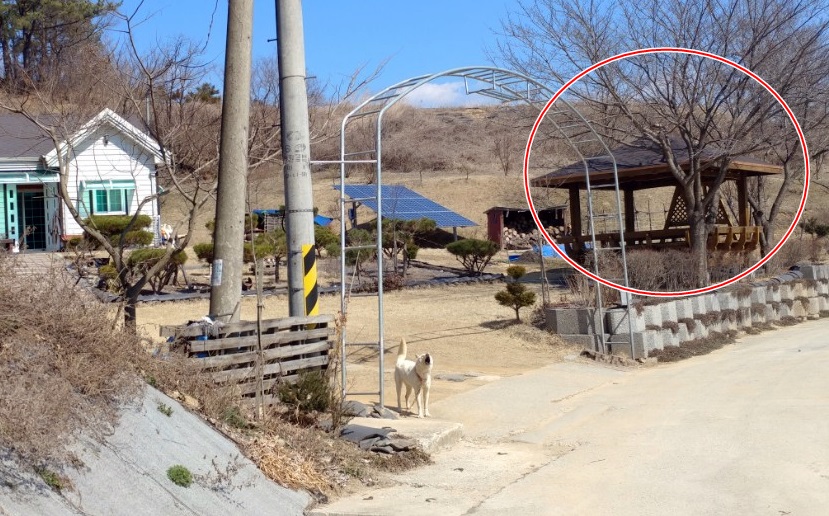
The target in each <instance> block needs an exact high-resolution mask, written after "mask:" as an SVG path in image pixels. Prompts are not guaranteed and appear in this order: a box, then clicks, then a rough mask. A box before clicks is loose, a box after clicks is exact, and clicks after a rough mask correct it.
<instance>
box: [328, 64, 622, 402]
mask: <svg viewBox="0 0 829 516" xmlns="http://www.w3.org/2000/svg"><path fill="white" fill-rule="evenodd" d="M451 77H455V78H459V79H463V81H464V85H465V89H466V94H467V95H472V94H479V95H483V96H488V97H491V98H495V99H497V100H499V101H501V102H502V103H511V102H525V103H527V104H530V105H534V106H542V107H543V106H544V105H546V103H547V102H548V101H549V99H550V98H552V96H553V94H554V93H555V92H554V91H553V90H551V89H550V88H548V87H547V86H545V85H544V84H542V83H541V82H539V81H537V80H535V79H533V78H532V77H529V76H527V75H524V74H522V73H519V72H514V71H511V70H506V69H503V68H495V67H489V66H470V67H463V68H454V69H450V70H446V71H443V72H438V73H434V74H429V75H421V76H417V77H413V78H410V79H407V80H405V81H402V82H399V83H397V84H394V85H392V86H389V87H387V88H385V89H384V90H381V91H380V92H378V93H376V94H375V95H373V96H372V97H370V98H368V99H367V100H365V101H363V102H362V103H361V104H359V105H358V106H357V107H355V108H354V109H353V110H352V111H350V112H349V113H348V114H346V115H345V117H343V121H342V124H341V126H340V160H339V162H338V163H339V165H340V186H341V187H340V188H339V191H340V199H339V202H340V246H341V248H340V310H341V314H342V317H343V320H344V321H347V317H346V314H347V308H348V297H349V289H348V287H347V284H346V251H348V250H352V249H353V248H349V247H348V246H346V203H347V202H355V201H359V199H356V200H355V199H351V200H347V199H346V195H345V188H342V186H344V185H345V182H346V179H347V174H346V166H347V165H350V164H374V166H375V184H376V187H377V190H376V201H377V208H378V209H377V237H376V241H375V244H374V246H373V248H374V251H375V252H376V253H377V257H378V259H377V262H378V265H377V299H378V301H377V310H378V342H377V343H376V344H375V343H371V345H372V346H374V345H376V346H377V348H378V356H379V392H369V393H352V394H372V395H373V394H379V398H380V399H379V402H380V405H381V406H385V403H384V392H383V369H384V353H385V340H384V334H383V330H384V317H383V315H384V314H383V309H384V307H383V259H382V257H383V247H382V219H383V200H382V189H381V185H382V133H383V131H382V129H383V127H382V123H383V116H384V115H385V113H386V111H387V110H388V109H389V108H391V107H392V106H394V105H395V104H396V103H397V102H398V101H400V100H401V99H403V98H404V97H405V96H406V95H408V94H409V93H411V92H412V91H414V90H416V89H417V88H419V87H420V86H423V85H424V84H426V83H429V82H431V81H434V80H436V79H441V78H451ZM471 86H478V88H477V89H474V88H471ZM557 103H560V105H561V106H563V107H564V109H558V110H556V111H555V112H551V111H548V113H547V115H546V117H549V119H550V121H551V122H552V124H553V126H554V127H555V129H556V130H557V131H558V132H559V133H560V134H561V135H562V136H563V137H564V138H565V140H566V141H567V142H568V144H569V145H570V147H571V148H572V149H573V150H574V151H575V152H576V154H577V155H578V156H579V159H580V160H581V161H582V163H583V164H584V171H585V178H586V184H587V200H588V213H589V225H590V233H591V238H592V244H593V256H594V260H593V261H594V267H595V272H596V275H597V276H598V272H599V271H598V249H597V245H596V238H595V230H594V223H593V204H592V194H591V190H590V176H589V164H588V162H589V160H591V159H595V158H594V157H588V156H586V155H585V152H584V151H583V150H582V149H580V148H579V147H580V146H582V147H583V146H584V145H585V144H587V143H599V144H600V145H601V147H602V148H603V149H604V151H605V152H606V155H605V156H601V158H602V159H607V158H610V160H611V161H612V164H613V177H614V186H615V190H616V201H617V212H618V222H619V228H620V242H621V252H622V264H623V270H624V278H622V279H623V281H624V285H625V286H629V285H628V271H627V259H626V254H625V239H624V224H623V221H622V213H621V198H620V196H619V181H618V172H617V167H616V159H615V158H614V157H613V153H612V152H611V150H610V148H609V147H608V146H607V144H605V142H604V141H603V140H602V138H601V137H600V136H599V134H598V133H597V132H596V131H595V130H594V129H593V127H592V126H591V125H590V123H589V122H588V121H587V119H586V118H584V116H582V115H581V114H580V113H579V112H578V110H576V109H575V108H574V107H573V106H572V105H571V104H570V103H568V102H567V101H565V100H563V99H559V100H557ZM562 115H563V116H562ZM373 116H376V134H375V142H374V144H375V148H374V149H370V150H359V151H355V152H346V130H347V128H348V124H349V123H350V122H352V121H355V120H359V119H363V118H366V117H373ZM556 117H559V118H560V120H556ZM574 128H580V129H581V132H580V133H579V137H580V138H581V137H582V136H584V134H585V131H584V130H585V129H586V130H587V131H586V133H587V134H589V135H590V136H589V137H588V138H587V139H579V140H576V132H574V131H571V130H570V129H574ZM361 157H362V159H358V158H361ZM362 248H364V246H362ZM596 287H597V288H596V302H597V310H598V315H599V320H600V321H602V320H603V315H602V297H601V284H599V283H598V282H596ZM628 324H629V328H630V330H629V331H630V336H631V342H630V346H631V356H632V357H633V356H634V342H633V325H632V320H631V317H630V308H629V307H628ZM599 326H600V328H601V342H600V345H601V346H602V350H603V351H606V344H607V343H606V337H605V332H604V324H603V323H602V324H600V325H599ZM346 337H347V331H346V327H345V324H343V326H342V328H341V356H340V359H341V360H342V363H341V367H342V389H343V392H342V394H343V396H345V395H347V394H348V393H347V392H346V381H347V374H346V345H347V341H346ZM355 345H359V344H355Z"/></svg>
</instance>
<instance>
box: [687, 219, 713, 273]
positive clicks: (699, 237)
mask: <svg viewBox="0 0 829 516" xmlns="http://www.w3.org/2000/svg"><path fill="white" fill-rule="evenodd" d="M688 224H689V226H690V233H691V255H692V256H693V257H694V264H695V266H696V269H695V270H694V271H693V273H694V277H693V278H692V282H693V284H694V285H696V287H697V288H702V287H704V286H706V285H708V283H709V282H710V278H709V275H708V248H707V244H708V229H707V228H706V226H705V216H704V213H703V212H700V211H696V210H695V211H693V212H691V213H690V214H689V216H688Z"/></svg>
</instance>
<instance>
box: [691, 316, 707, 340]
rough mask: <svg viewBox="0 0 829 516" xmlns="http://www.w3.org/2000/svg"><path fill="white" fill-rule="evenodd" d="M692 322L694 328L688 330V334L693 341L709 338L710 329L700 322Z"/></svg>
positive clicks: (695, 320)
mask: <svg viewBox="0 0 829 516" xmlns="http://www.w3.org/2000/svg"><path fill="white" fill-rule="evenodd" d="M692 320H693V321H694V322H693V328H690V327H689V328H688V332H689V333H690V334H691V340H699V339H704V338H706V337H708V327H707V326H706V325H705V324H703V322H702V321H700V320H697V319H692Z"/></svg>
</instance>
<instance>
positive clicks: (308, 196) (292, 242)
mask: <svg viewBox="0 0 829 516" xmlns="http://www.w3.org/2000/svg"><path fill="white" fill-rule="evenodd" d="M276 32H277V49H278V56H279V110H280V116H281V117H282V165H283V174H284V177H285V208H286V211H287V213H286V221H287V226H286V229H287V232H288V235H287V238H288V290H289V294H290V306H289V308H290V314H291V315H292V316H303V315H310V314H312V313H314V310H315V307H316V301H317V300H316V295H317V294H316V292H317V282H316V265H315V264H312V263H310V262H313V259H314V257H315V255H314V253H313V246H314V199H313V192H312V188H311V163H310V160H311V152H310V149H311V139H310V136H309V131H308V93H307V91H306V84H305V42H304V39H303V38H304V36H303V31H302V2H301V0H277V2H276ZM309 246H310V248H309ZM303 249H304V250H305V257H303ZM309 249H310V253H309ZM303 258H307V260H305V259H303ZM305 262H309V263H305ZM312 267H313V272H312V271H311V268H312Z"/></svg>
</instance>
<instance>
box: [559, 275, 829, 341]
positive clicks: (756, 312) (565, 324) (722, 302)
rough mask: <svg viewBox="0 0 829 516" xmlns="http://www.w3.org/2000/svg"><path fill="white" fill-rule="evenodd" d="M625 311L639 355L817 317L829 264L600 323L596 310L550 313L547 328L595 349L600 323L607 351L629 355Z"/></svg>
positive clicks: (828, 299) (825, 305)
mask: <svg viewBox="0 0 829 516" xmlns="http://www.w3.org/2000/svg"><path fill="white" fill-rule="evenodd" d="M747 288H748V289H750V290H747ZM551 312H554V313H551ZM565 312H569V313H565ZM628 313H630V314H631V317H632V323H633V332H634V334H633V344H634V348H635V352H636V356H637V357H642V356H644V355H645V354H646V353H648V352H650V351H652V350H654V349H663V348H664V347H665V346H678V345H680V344H682V343H684V342H688V341H691V340H698V339H704V338H706V337H708V336H709V335H711V333H713V332H726V331H731V330H739V329H746V328H750V327H751V326H752V325H764V324H768V323H773V322H776V321H779V320H780V319H781V318H783V317H795V318H798V319H801V320H805V319H806V318H817V317H820V315H821V314H823V315H829V265H823V264H810V265H808V266H806V265H802V266H801V270H792V271H789V272H787V273H785V274H782V275H780V276H777V277H775V278H771V279H768V280H765V281H762V282H755V283H751V284H749V285H747V286H746V285H743V286H741V287H740V288H739V289H728V290H720V291H717V292H711V293H706V294H701V295H697V296H692V297H685V298H679V299H673V298H672V299H668V300H664V301H661V302H659V303H656V304H643V305H639V306H637V307H633V306H632V307H631V308H630V310H629V311H628V310H627V309H625V308H615V309H610V310H606V311H605V312H604V318H603V320H599V319H598V314H597V313H596V312H595V310H589V309H585V308H581V309H548V310H547V327H548V329H550V330H552V331H554V332H556V333H559V334H560V335H561V336H562V337H565V338H568V337H569V338H570V339H569V340H575V341H577V342H579V343H583V344H584V345H585V346H588V347H591V348H592V349H598V347H599V345H600V343H599V340H600V339H599V337H598V335H596V334H595V330H597V329H599V326H598V325H600V324H601V325H603V327H604V331H605V334H606V336H607V337H608V343H609V344H608V348H609V349H608V350H607V351H610V352H613V353H617V354H624V355H630V333H629V332H630V328H629V326H628V321H627V317H628ZM591 316H592V317H591Z"/></svg>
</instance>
